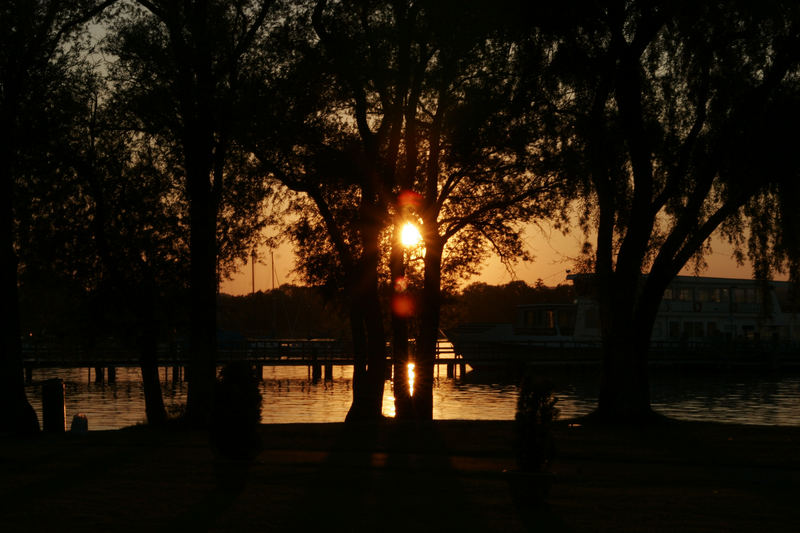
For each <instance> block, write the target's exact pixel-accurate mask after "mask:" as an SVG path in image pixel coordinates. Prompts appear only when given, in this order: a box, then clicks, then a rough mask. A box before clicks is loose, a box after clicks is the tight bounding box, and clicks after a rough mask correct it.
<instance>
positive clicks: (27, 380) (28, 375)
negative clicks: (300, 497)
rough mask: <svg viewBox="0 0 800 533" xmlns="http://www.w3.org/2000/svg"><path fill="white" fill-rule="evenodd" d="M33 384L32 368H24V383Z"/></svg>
mask: <svg viewBox="0 0 800 533" xmlns="http://www.w3.org/2000/svg"><path fill="white" fill-rule="evenodd" d="M32 382H33V367H32V366H31V365H28V366H26V367H25V383H32Z"/></svg>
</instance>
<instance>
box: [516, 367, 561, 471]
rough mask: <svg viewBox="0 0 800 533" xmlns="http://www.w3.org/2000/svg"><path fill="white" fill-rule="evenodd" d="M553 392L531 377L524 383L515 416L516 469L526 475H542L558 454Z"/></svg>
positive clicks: (547, 386) (556, 409) (544, 384)
mask: <svg viewBox="0 0 800 533" xmlns="http://www.w3.org/2000/svg"><path fill="white" fill-rule="evenodd" d="M557 402H558V398H556V397H555V396H554V395H553V388H552V386H551V385H549V384H548V383H545V382H542V381H540V380H538V379H537V378H535V377H533V376H532V375H530V374H528V375H527V376H526V377H525V379H524V380H523V381H522V384H521V385H520V390H519V397H518V398H517V412H516V414H515V416H514V430H515V433H514V434H515V441H514V449H515V451H516V454H517V466H518V467H519V469H520V470H523V471H527V472H543V471H546V470H547V469H548V468H549V467H550V463H551V462H552V460H553V455H554V452H555V446H554V443H553V434H552V426H553V422H554V421H555V420H556V419H557V418H558V412H559V410H558V408H557V407H556V403H557Z"/></svg>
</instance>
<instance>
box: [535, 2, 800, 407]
mask: <svg viewBox="0 0 800 533" xmlns="http://www.w3.org/2000/svg"><path fill="white" fill-rule="evenodd" d="M535 16H536V17H538V20H540V21H541V26H540V29H539V31H536V32H534V37H532V38H531V39H530V40H529V41H528V44H529V45H531V46H534V47H535V50H539V49H540V45H541V42H542V41H541V40H544V41H546V42H549V43H551V44H550V54H549V56H548V57H549V70H548V74H549V76H551V78H550V79H551V80H554V81H553V82H551V83H541V81H540V79H539V78H536V81H535V83H533V84H531V86H535V87H536V90H534V91H533V92H532V94H531V97H530V98H531V99H533V100H539V101H545V102H547V103H548V105H550V106H552V110H553V118H554V119H555V120H553V121H552V122H551V123H550V124H551V126H552V128H551V129H550V135H551V136H552V137H553V138H560V139H564V140H565V142H564V143H563V147H564V150H563V151H562V153H561V157H562V159H563V161H564V162H565V166H567V167H569V168H571V169H572V172H573V173H574V175H575V176H579V177H581V178H583V179H584V180H585V182H584V183H585V184H586V189H585V195H584V203H583V206H582V208H581V217H582V223H583V224H584V226H585V227H586V228H587V229H588V228H589V227H591V228H593V229H596V231H597V245H596V248H595V254H596V255H595V262H594V270H595V276H596V283H597V288H598V297H599V304H600V309H601V312H600V316H601V331H602V339H603V352H604V357H603V382H602V385H601V391H600V397H599V403H598V411H597V414H598V415H599V416H600V417H601V418H603V419H611V420H646V419H648V418H649V417H650V414H651V409H650V396H649V386H648V377H647V350H648V346H649V342H650V335H651V331H652V326H653V322H654V320H655V316H656V313H657V311H658V307H659V304H660V301H661V298H662V295H663V292H664V289H665V288H666V287H667V285H668V284H669V282H670V281H671V280H672V279H673V277H674V276H675V275H677V273H678V272H679V271H680V270H681V269H682V268H683V267H684V266H685V265H686V264H687V262H689V261H691V260H697V261H700V262H701V263H702V256H703V254H704V253H705V252H706V251H708V247H709V244H708V242H709V241H708V239H709V237H710V236H711V235H712V233H713V232H714V231H715V230H717V229H720V230H721V231H722V232H723V234H725V235H727V236H728V237H729V238H730V239H731V240H732V241H734V242H739V243H740V244H741V243H743V241H742V240H741V234H742V232H743V229H744V228H745V227H747V224H748V222H747V221H748V220H749V227H750V234H751V246H750V250H751V252H752V253H753V254H754V258H755V259H756V265H757V266H758V267H759V269H758V273H759V274H761V275H766V274H767V271H768V270H769V268H770V267H771V268H775V267H780V266H781V265H783V264H785V260H786V259H787V258H790V256H792V257H796V253H797V252H796V251H797V247H796V242H795V241H794V240H793V237H792V235H793V234H796V231H795V230H796V228H797V217H796V215H795V214H794V213H793V211H794V210H792V209H787V207H788V206H789V205H790V204H792V203H793V201H792V200H791V199H792V198H796V185H795V183H796V178H797V169H798V167H797V162H796V158H793V156H792V155H791V154H792V151H793V149H792V148H791V147H792V146H794V145H795V144H796V143H797V133H796V128H794V126H793V124H795V123H796V121H797V118H798V115H797V112H798V110H799V109H800V108H798V95H799V94H798V89H800V86H799V85H798V77H797V74H798V66H800V65H799V64H798V61H799V60H800V46H798V45H800V41H798V39H800V33H798V32H799V31H800V25H799V24H800V18H799V17H800V10H798V8H797V6H796V5H795V4H793V3H788V2H781V1H775V2H764V3H759V4H758V5H757V6H756V5H755V4H752V3H750V2H738V1H726V2H721V3H715V4H707V3H692V2H659V3H655V4H654V3H652V2H608V3H602V4H596V3H591V2H584V3H579V4H575V5H570V6H560V7H557V8H547V9H543V10H541V11H538V12H536V13H535ZM787 225H791V226H792V227H793V228H794V229H789V228H787V229H788V231H785V232H780V231H778V230H779V229H780V227H781V226H784V227H786V226H787ZM787 254H788V255H787ZM793 254H794V255H793ZM792 265H793V266H794V267H796V265H797V262H796V261H794V262H793V263H792ZM794 272H796V268H794V269H793V273H794ZM645 273H646V274H647V275H646V276H644V277H643V276H642V274H645Z"/></svg>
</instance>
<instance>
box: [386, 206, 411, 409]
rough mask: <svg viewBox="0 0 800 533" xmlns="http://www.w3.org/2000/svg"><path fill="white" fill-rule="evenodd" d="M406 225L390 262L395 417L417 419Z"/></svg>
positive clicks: (395, 241) (394, 241) (395, 240)
mask: <svg viewBox="0 0 800 533" xmlns="http://www.w3.org/2000/svg"><path fill="white" fill-rule="evenodd" d="M401 227H402V224H401V222H400V221H399V220H396V221H395V230H394V236H393V239H392V254H391V258H390V260H389V263H390V270H391V276H392V306H391V307H392V364H393V367H394V369H393V370H394V372H393V375H392V390H393V391H394V406H395V417H396V418H398V419H411V418H414V412H413V405H412V403H411V394H410V393H411V390H410V388H409V383H408V363H409V362H410V358H409V353H408V316H407V311H408V309H406V308H405V307H406V306H405V304H404V303H403V302H402V301H401V299H403V298H408V294H407V289H406V287H405V282H404V278H405V275H406V268H405V250H404V249H403V246H402V244H401V243H400V231H401V230H400V228H401Z"/></svg>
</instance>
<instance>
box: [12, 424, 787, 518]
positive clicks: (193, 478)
mask: <svg viewBox="0 0 800 533" xmlns="http://www.w3.org/2000/svg"><path fill="white" fill-rule="evenodd" d="M259 431H260V434H261V437H262V440H263V443H264V449H263V451H262V452H261V453H260V454H259V456H258V458H257V459H256V461H255V462H254V463H253V464H252V465H249V467H248V468H242V467H241V465H240V464H239V465H237V464H235V463H234V462H227V463H226V462H224V461H215V460H214V457H213V455H212V453H211V451H210V449H209V447H208V440H207V436H206V435H205V433H203V432H198V431H189V430H181V429H176V428H175V429H163V430H160V429H154V428H149V427H147V426H133V427H128V428H125V429H120V430H107V431H94V432H89V433H88V434H85V435H71V434H69V433H67V434H64V435H41V436H39V437H32V438H27V439H13V438H9V437H0V468H2V470H3V471H4V472H5V473H4V474H3V478H6V479H5V481H6V482H4V483H2V484H0V487H2V488H0V491H2V496H1V497H0V502H2V504H0V505H2V514H0V516H2V517H3V520H2V522H3V525H4V527H3V530H4V531H23V530H24V531H31V530H34V531H36V530H40V529H44V528H51V527H59V528H60V529H67V530H71V529H78V528H80V529H84V528H98V529H100V530H112V531H132V530H141V529H143V528H148V529H158V530H162V529H176V528H179V529H186V527H187V526H188V527H191V528H194V529H198V528H199V529H201V530H214V531H273V530H276V531H277V530H280V531H306V530H314V529H317V528H326V529H330V530H333V531H341V530H345V531H380V530H383V531H405V532H408V531H412V530H417V531H441V530H445V531H450V530H456V529H460V530H463V531H509V532H510V531H530V530H533V531H535V530H541V531H665V532H666V531H678V530H680V531H720V532H721V531H755V530H759V531H792V530H794V529H795V528H796V525H797V524H798V523H800V509H797V506H796V501H797V497H798V495H800V454H798V453H797V451H798V445H800V427H795V426H746V425H740V424H724V423H713V422H685V421H675V420H669V421H667V422H665V423H661V424H655V425H653V426H648V427H644V428H633V427H603V426H592V425H590V426H585V425H576V424H572V425H570V421H560V422H559V423H558V424H557V428H556V430H555V438H556V447H557V456H556V460H555V462H554V465H553V468H552V470H553V472H554V474H555V483H554V484H553V487H552V490H551V493H550V497H549V498H548V504H547V506H546V507H544V508H538V509H527V508H522V509H520V508H518V507H515V505H514V503H513V501H512V498H511V495H510V492H509V488H508V480H507V475H504V473H503V471H504V470H512V469H514V467H515V465H514V457H513V453H512V448H511V443H512V439H513V434H512V433H513V428H512V422H511V421H450V420H444V421H434V422H432V423H426V424H414V423H397V422H395V421H385V422H382V423H379V424H367V425H345V424H343V423H320V424H269V425H262V426H260V430H259ZM237 469H238V473H237V474H235V475H234V478H235V479H234V485H235V486H239V485H240V486H239V487H238V488H234V489H231V488H230V483H228V482H226V481H225V479H226V477H225V476H228V478H230V475H231V472H232V471H236V470H237ZM228 481H230V479H229V480H228ZM356 510H357V512H356Z"/></svg>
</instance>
